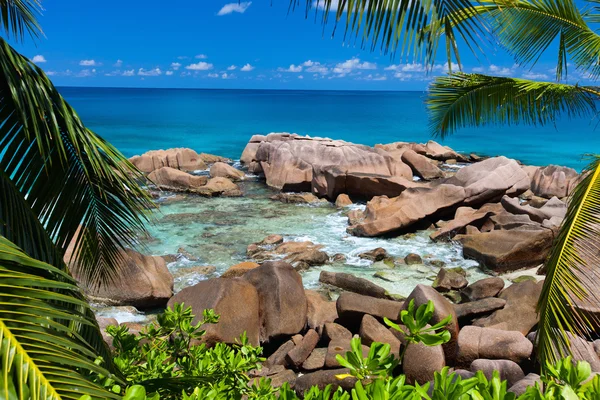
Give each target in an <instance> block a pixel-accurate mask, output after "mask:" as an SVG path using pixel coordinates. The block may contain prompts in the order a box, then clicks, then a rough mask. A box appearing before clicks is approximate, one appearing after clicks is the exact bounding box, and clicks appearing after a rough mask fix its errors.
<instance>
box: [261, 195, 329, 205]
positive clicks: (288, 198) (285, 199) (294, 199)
mask: <svg viewBox="0 0 600 400" xmlns="http://www.w3.org/2000/svg"><path fill="white" fill-rule="evenodd" d="M271 200H278V201H281V202H282V203H291V204H315V203H327V200H325V199H319V198H318V197H317V196H315V195H314V194H312V193H278V194H276V195H274V196H272V197H271Z"/></svg>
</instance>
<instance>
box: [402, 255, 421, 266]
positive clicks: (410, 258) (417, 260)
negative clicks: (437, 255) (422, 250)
mask: <svg viewBox="0 0 600 400" xmlns="http://www.w3.org/2000/svg"><path fill="white" fill-rule="evenodd" d="M404 262H405V263H406V265H416V264H423V259H422V258H421V256H420V255H418V254H416V253H409V254H407V255H406V257H404Z"/></svg>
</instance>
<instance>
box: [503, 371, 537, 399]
mask: <svg viewBox="0 0 600 400" xmlns="http://www.w3.org/2000/svg"><path fill="white" fill-rule="evenodd" d="M536 383H537V384H538V385H540V387H542V388H543V383H542V379H541V378H540V376H539V375H538V374H534V373H530V374H527V375H525V378H523V379H521V380H520V381H518V382H517V383H515V384H514V385H512V386H511V387H509V388H508V391H509V392H511V393H514V394H515V395H516V396H517V397H519V396H521V395H522V394H523V393H525V392H526V391H527V388H528V387H530V386H535V385H536Z"/></svg>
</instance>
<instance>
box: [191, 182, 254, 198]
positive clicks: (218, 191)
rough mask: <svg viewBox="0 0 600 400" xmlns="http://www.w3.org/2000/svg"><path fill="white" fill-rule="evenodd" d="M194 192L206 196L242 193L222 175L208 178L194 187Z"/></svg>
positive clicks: (236, 195)
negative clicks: (201, 184) (203, 183)
mask: <svg viewBox="0 0 600 400" xmlns="http://www.w3.org/2000/svg"><path fill="white" fill-rule="evenodd" d="M194 192H195V193H198V194H201V195H202V196H208V197H213V196H224V197H238V196H241V195H242V191H241V190H240V188H239V186H238V185H236V184H235V183H233V182H231V180H229V179H227V178H223V177H218V178H210V179H209V180H208V182H207V183H206V185H204V186H201V187H199V188H196V190H194Z"/></svg>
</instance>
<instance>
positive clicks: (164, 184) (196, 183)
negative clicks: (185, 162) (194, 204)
mask: <svg viewBox="0 0 600 400" xmlns="http://www.w3.org/2000/svg"><path fill="white" fill-rule="evenodd" d="M148 179H149V180H150V181H152V183H154V184H155V185H156V186H158V187H159V188H161V189H163V190H172V191H176V192H190V191H194V190H195V189H198V188H200V187H202V186H203V185H205V184H206V182H207V181H208V179H207V178H206V177H205V176H196V175H191V174H188V173H187V172H183V171H180V170H178V169H175V168H171V167H162V168H159V169H157V170H154V171H152V172H151V173H150V175H148Z"/></svg>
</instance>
